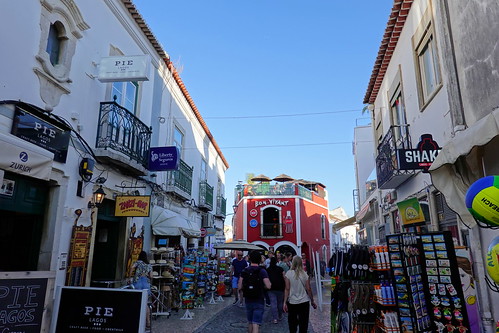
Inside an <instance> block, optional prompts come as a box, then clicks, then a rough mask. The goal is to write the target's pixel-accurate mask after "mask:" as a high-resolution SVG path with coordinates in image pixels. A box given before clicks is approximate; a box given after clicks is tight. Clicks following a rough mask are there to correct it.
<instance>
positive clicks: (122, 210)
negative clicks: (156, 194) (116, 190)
mask: <svg viewBox="0 0 499 333" xmlns="http://www.w3.org/2000/svg"><path fill="white" fill-rule="evenodd" d="M150 206H151V196H149V195H125V196H117V197H116V206H115V211H114V215H115V216H130V217H148V216H149V207H150Z"/></svg>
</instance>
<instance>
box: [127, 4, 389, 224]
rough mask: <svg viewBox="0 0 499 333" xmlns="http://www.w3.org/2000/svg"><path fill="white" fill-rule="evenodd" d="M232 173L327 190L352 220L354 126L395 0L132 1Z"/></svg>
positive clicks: (233, 180) (232, 177) (232, 181)
mask: <svg viewBox="0 0 499 333" xmlns="http://www.w3.org/2000/svg"><path fill="white" fill-rule="evenodd" d="M134 3H135V4H136V6H137V9H138V10H139V12H140V13H141V14H142V16H143V17H144V19H145V20H146V22H147V23H148V25H149V27H150V28H151V30H152V31H153V33H154V34H155V36H156V37H157V39H158V40H159V41H160V43H161V44H162V46H163V48H164V49H165V51H166V52H167V53H168V54H169V55H170V58H171V60H172V61H173V63H174V64H175V66H176V67H177V69H178V70H179V71H180V76H181V77H182V80H183V81H184V83H185V85H186V87H187V90H188V91H189V93H190V95H191V96H192V98H193V100H194V102H195V104H196V106H197V107H198V109H199V111H200V112H201V114H202V116H203V117H204V119H205V121H206V123H207V124H208V127H209V128H210V131H211V132H212V133H213V135H214V137H215V140H216V141H217V143H218V145H219V146H220V148H221V149H222V152H223V154H224V156H225V158H226V159H227V160H228V162H229V165H230V168H229V170H228V171H227V173H226V190H225V191H226V197H227V207H228V211H227V213H229V212H230V207H231V206H232V204H233V192H234V187H235V185H236V184H237V181H238V180H245V178H246V174H247V173H254V174H260V173H263V174H265V175H267V176H269V177H270V178H273V177H275V176H277V175H279V174H281V173H285V174H288V175H290V176H291V177H294V178H297V179H298V178H303V179H307V180H315V181H319V182H321V183H323V184H324V185H326V189H327V190H328V193H329V208H330V209H334V208H336V207H339V206H342V207H343V208H344V209H345V210H346V212H347V214H348V215H349V216H351V215H353V214H354V208H353V197H352V191H353V189H355V188H356V185H355V172H354V163H353V154H352V141H353V128H354V127H355V126H356V125H365V124H366V123H368V119H366V118H365V115H362V112H361V110H362V108H363V106H364V105H363V104H362V101H363V98H364V95H365V92H366V89H367V84H368V82H369V78H370V76H371V72H372V68H373V65H374V61H375V59H376V55H377V52H378V49H379V46H380V42H381V39H382V36H383V32H384V30H385V27H386V22H387V20H388V17H389V14H390V9H391V7H392V5H393V1H392V0H375V1H373V0H357V1H343V0H308V1H296V0H210V1H208V0H176V1H173V0H134Z"/></svg>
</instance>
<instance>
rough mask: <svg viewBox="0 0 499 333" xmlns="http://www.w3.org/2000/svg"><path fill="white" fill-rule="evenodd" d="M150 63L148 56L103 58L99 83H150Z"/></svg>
mask: <svg viewBox="0 0 499 333" xmlns="http://www.w3.org/2000/svg"><path fill="white" fill-rule="evenodd" d="M149 63H150V60H149V57H148V56H147V55H139V56H117V57H105V58H101V60H100V64H99V81H100V82H119V81H148V80H149V78H148V77H147V75H148V74H149Z"/></svg>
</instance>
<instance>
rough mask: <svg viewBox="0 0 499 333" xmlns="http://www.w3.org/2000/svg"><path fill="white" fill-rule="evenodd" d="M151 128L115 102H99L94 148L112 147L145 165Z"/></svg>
mask: <svg viewBox="0 0 499 333" xmlns="http://www.w3.org/2000/svg"><path fill="white" fill-rule="evenodd" d="M151 133H152V132H151V129H150V128H149V127H148V126H147V125H146V124H144V123H143V122H142V121H140V119H139V118H137V117H135V116H134V115H133V114H132V113H131V112H130V111H128V110H127V109H125V108H123V107H122V106H120V105H119V104H118V103H116V102H102V103H100V113H99V123H98V125H97V140H96V145H95V147H96V148H103V149H113V150H115V151H118V152H120V153H123V154H124V155H126V156H128V157H129V158H130V159H131V160H134V161H136V162H137V163H139V164H141V165H142V166H144V167H146V166H147V162H148V158H147V156H148V152H149V146H150V142H151Z"/></svg>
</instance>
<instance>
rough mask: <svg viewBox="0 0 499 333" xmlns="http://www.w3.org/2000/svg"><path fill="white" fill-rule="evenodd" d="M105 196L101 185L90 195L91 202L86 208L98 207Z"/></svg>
mask: <svg viewBox="0 0 499 333" xmlns="http://www.w3.org/2000/svg"><path fill="white" fill-rule="evenodd" d="M105 196H106V192H104V190H103V189H102V185H101V186H100V187H99V188H98V189H97V190H96V191H95V192H94V193H93V194H92V200H91V201H89V202H88V208H95V207H99V206H100V204H101V203H102V201H104V197H105Z"/></svg>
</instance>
